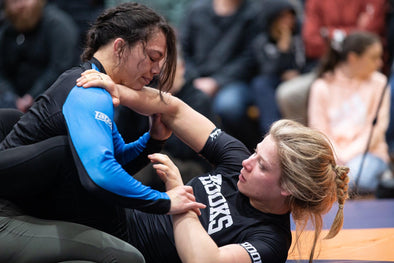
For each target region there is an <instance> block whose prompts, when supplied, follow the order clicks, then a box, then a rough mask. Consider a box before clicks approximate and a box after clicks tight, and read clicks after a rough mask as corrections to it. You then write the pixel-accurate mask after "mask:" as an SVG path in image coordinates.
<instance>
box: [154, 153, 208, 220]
mask: <svg viewBox="0 0 394 263" xmlns="http://www.w3.org/2000/svg"><path fill="white" fill-rule="evenodd" d="M148 157H149V159H150V160H151V162H153V163H154V164H153V168H154V169H156V173H157V174H158V175H159V177H160V179H161V180H162V181H163V182H164V183H165V186H166V189H167V192H166V193H167V194H168V196H169V197H170V199H171V208H170V211H169V214H179V213H184V212H187V211H189V210H193V211H194V212H195V213H196V214H197V215H201V211H200V209H202V208H205V207H206V206H205V205H204V204H202V203H198V202H196V198H195V196H194V194H193V188H192V187H191V186H184V185H183V181H182V177H181V174H180V173H179V169H178V167H176V165H175V164H174V163H173V162H172V161H171V159H170V158H169V157H168V156H167V155H165V154H161V153H155V154H150V155H149V156H148Z"/></svg>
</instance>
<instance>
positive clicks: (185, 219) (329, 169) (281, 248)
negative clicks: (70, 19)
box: [78, 70, 348, 263]
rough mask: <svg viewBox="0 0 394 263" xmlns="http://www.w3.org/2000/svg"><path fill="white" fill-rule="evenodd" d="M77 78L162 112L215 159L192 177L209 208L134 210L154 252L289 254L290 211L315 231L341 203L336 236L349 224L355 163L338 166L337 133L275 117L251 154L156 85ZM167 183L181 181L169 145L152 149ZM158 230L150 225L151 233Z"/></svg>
mask: <svg viewBox="0 0 394 263" xmlns="http://www.w3.org/2000/svg"><path fill="white" fill-rule="evenodd" d="M78 85H83V86H85V87H91V86H95V87H101V86H103V87H106V88H107V89H108V90H109V91H110V93H111V94H113V97H115V98H114V102H116V103H117V102H119V101H120V103H121V104H122V105H125V106H127V107H130V108H131V109H133V110H135V111H137V112H139V113H142V114H146V115H151V114H157V113H158V114H159V115H160V117H161V120H162V121H163V123H165V124H166V125H167V126H168V127H169V128H171V129H172V130H173V132H174V133H175V135H176V136H178V137H179V138H180V139H181V140H183V141H184V142H185V143H187V144H188V145H189V146H190V147H191V148H192V149H194V150H195V151H196V152H198V153H200V154H201V155H202V156H204V157H205V158H206V159H207V160H209V161H210V162H211V163H212V164H213V165H214V169H213V170H212V171H210V172H209V173H207V174H204V175H202V176H199V177H196V178H194V179H192V180H191V181H190V182H189V183H188V185H190V186H192V187H193V192H194V195H195V198H196V201H197V202H201V203H204V204H205V205H207V208H206V209H202V210H201V215H200V216H197V215H196V213H194V212H187V213H184V214H180V215H173V216H172V217H171V216H168V215H153V214H148V213H143V212H140V211H136V210H128V217H129V223H130V224H129V233H130V235H129V236H130V237H131V240H130V241H129V242H130V243H131V244H132V245H134V246H135V247H136V248H138V249H139V250H140V251H141V252H142V254H143V255H144V257H145V259H146V261H147V262H181V261H182V262H204V263H209V262H215V263H218V262H219V263H220V262H226V263H229V262H230V263H231V262H234V263H235V262H236V263H243V262H245V263H247V262H248V263H250V262H285V261H286V259H287V255H288V250H289V248H290V245H291V242H292V238H291V231H290V215H292V216H293V218H294V220H295V222H296V223H297V227H298V228H299V227H300V228H299V229H302V227H303V226H304V225H305V224H306V223H307V222H308V220H311V221H312V223H313V225H314V227H315V238H314V241H313V244H312V245H311V251H310V261H312V259H313V256H314V249H315V245H316V242H317V240H318V238H319V236H320V233H321V230H322V215H324V214H325V213H327V212H328V211H329V210H330V209H331V207H332V205H333V203H334V202H335V201H337V202H338V203H339V210H338V213H337V216H336V218H335V220H334V222H333V224H332V226H331V229H330V232H329V234H328V236H327V238H332V237H334V236H335V235H336V234H337V233H338V232H339V230H340V229H341V227H342V223H343V213H342V210H343V205H344V203H345V200H346V198H347V182H348V177H347V173H348V168H347V167H344V166H338V165H337V164H336V162H335V157H334V152H333V150H332V147H331V144H330V143H329V141H328V139H327V138H326V137H325V136H324V135H323V134H322V133H320V132H318V131H316V130H312V129H310V128H307V127H305V126H302V125H301V124H298V123H296V122H293V121H290V120H281V121H277V122H275V123H274V124H273V125H272V127H271V129H270V131H269V133H268V135H267V136H266V137H265V138H264V140H263V141H262V142H260V143H259V144H257V146H256V149H255V152H254V153H253V154H251V153H250V152H249V151H248V149H247V148H246V147H245V145H243V144H242V143H241V142H240V141H239V140H237V139H235V138H233V137H231V136H230V135H228V134H226V132H224V131H222V130H220V129H218V128H216V127H215V125H214V124H213V123H212V122H211V121H209V120H208V119H207V118H205V117H203V116H202V115H201V114H199V113H197V112H196V111H194V110H192V109H191V108H190V107H189V106H188V105H186V104H185V103H184V102H182V101H181V100H179V99H177V98H176V97H173V96H171V95H169V94H166V93H162V94H161V96H162V97H163V101H162V100H161V99H160V95H159V92H158V91H157V90H155V89H151V88H146V87H145V88H143V89H142V90H140V91H133V90H131V89H128V88H126V87H124V86H121V85H115V84H114V83H113V82H112V81H111V80H110V79H109V77H108V76H106V75H104V74H100V77H97V72H94V71H93V70H91V71H89V72H86V73H85V74H84V75H83V76H82V77H81V78H80V79H79V80H78ZM150 158H151V161H152V162H154V163H155V164H154V167H155V169H156V170H157V173H158V175H159V176H160V177H161V179H162V180H163V181H164V182H165V183H166V186H167V187H169V188H171V187H176V186H179V185H182V181H181V179H180V178H181V177H180V175H179V171H178V169H177V168H176V166H175V165H174V164H173V163H172V162H171V160H170V159H169V158H168V157H167V156H165V155H162V154H153V155H150ZM147 233H150V234H147Z"/></svg>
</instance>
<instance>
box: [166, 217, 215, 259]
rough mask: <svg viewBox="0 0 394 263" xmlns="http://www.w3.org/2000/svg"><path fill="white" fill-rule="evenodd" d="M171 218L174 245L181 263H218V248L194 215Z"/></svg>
mask: <svg viewBox="0 0 394 263" xmlns="http://www.w3.org/2000/svg"><path fill="white" fill-rule="evenodd" d="M172 218H173V225H174V235H175V244H176V248H177V251H178V255H179V257H180V258H181V260H182V262H183V263H190V262H204V263H209V262H219V261H218V255H219V253H220V251H219V248H218V246H217V245H216V243H215V242H214V241H213V240H212V239H211V237H210V236H209V235H208V234H207V232H206V231H205V229H204V228H203V227H202V225H201V223H200V221H199V220H198V218H197V215H196V214H195V213H193V212H188V213H185V214H180V215H173V217H172Z"/></svg>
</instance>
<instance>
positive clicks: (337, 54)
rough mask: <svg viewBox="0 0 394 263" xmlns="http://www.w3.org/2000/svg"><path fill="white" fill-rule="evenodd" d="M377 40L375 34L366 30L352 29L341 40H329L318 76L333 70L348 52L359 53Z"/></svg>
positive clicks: (344, 58)
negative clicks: (352, 30)
mask: <svg viewBox="0 0 394 263" xmlns="http://www.w3.org/2000/svg"><path fill="white" fill-rule="evenodd" d="M379 42H380V39H379V37H378V36H377V35H375V34H374V33H371V32H366V31H354V32H352V33H350V34H349V35H347V36H346V37H345V39H344V40H343V41H342V42H335V41H331V44H330V47H329V49H328V51H327V53H326V54H325V56H324V57H323V58H322V60H321V63H320V68H319V71H318V77H322V76H323V75H324V73H326V72H329V71H333V70H334V69H335V67H336V66H337V65H338V64H339V63H341V62H343V61H346V59H347V56H348V55H349V53H351V52H353V53H356V54H357V55H361V54H362V53H364V52H365V50H366V49H367V48H368V47H370V46H371V45H373V44H375V43H379Z"/></svg>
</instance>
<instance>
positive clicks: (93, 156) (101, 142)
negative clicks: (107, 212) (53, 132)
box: [63, 86, 169, 202]
mask: <svg viewBox="0 0 394 263" xmlns="http://www.w3.org/2000/svg"><path fill="white" fill-rule="evenodd" d="M63 114H64V117H65V119H66V122H67V127H68V130H69V134H70V138H71V141H72V143H73V146H74V148H75V150H76V152H77V154H78V157H79V159H80V161H81V163H82V164H83V166H84V168H85V169H86V172H87V174H88V176H89V177H90V178H91V180H92V181H93V182H94V183H95V184H96V185H97V186H99V187H100V188H102V189H104V190H106V191H109V192H112V193H114V194H116V195H120V196H123V197H127V198H131V199H143V200H152V201H155V200H158V199H166V200H169V197H168V195H167V194H166V193H162V192H159V191H156V190H153V189H151V188H150V187H147V186H145V185H143V184H142V183H141V182H139V181H138V180H136V179H134V178H133V177H132V176H131V175H129V174H128V173H127V172H126V171H125V170H124V169H123V168H122V166H121V165H120V163H118V162H117V161H116V159H115V149H114V144H115V145H116V148H117V150H118V151H119V152H121V155H123V157H122V158H123V159H124V161H128V160H129V159H130V158H131V159H132V158H135V157H136V155H138V154H137V153H139V151H140V150H143V149H144V144H145V145H146V141H147V140H148V139H149V138H148V137H147V135H145V137H144V136H143V139H142V140H141V141H140V142H137V143H136V144H135V145H134V146H133V145H130V146H122V142H123V139H121V141H120V138H121V136H120V135H119V133H118V132H117V129H116V126H115V124H114V122H113V104H112V98H111V96H110V95H109V93H108V92H107V91H105V90H104V89H101V88H89V89H85V88H81V87H77V86H75V87H74V88H73V89H72V90H71V92H70V94H69V96H68V98H67V100H66V102H65V104H64V105H63ZM113 131H114V132H113ZM114 140H115V141H114ZM123 144H124V142H123ZM133 147H137V148H138V147H140V149H135V148H134V149H133V150H130V149H132V148H133ZM121 148H123V150H120V149H121ZM102 189H100V190H99V191H102ZM130 202H132V200H130Z"/></svg>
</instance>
